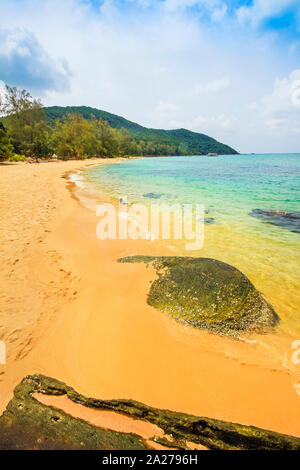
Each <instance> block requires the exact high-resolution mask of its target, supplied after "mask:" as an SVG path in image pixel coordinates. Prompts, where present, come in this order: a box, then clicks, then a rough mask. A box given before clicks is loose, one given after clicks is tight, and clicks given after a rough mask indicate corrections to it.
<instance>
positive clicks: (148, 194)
mask: <svg viewBox="0 0 300 470" xmlns="http://www.w3.org/2000/svg"><path fill="white" fill-rule="evenodd" d="M161 196H162V195H161V194H156V193H146V194H143V197H148V198H150V199H160V198H161Z"/></svg>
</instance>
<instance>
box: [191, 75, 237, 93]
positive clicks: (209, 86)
mask: <svg viewBox="0 0 300 470" xmlns="http://www.w3.org/2000/svg"><path fill="white" fill-rule="evenodd" d="M228 88H230V80H229V78H227V77H224V78H218V79H215V80H211V81H210V82H207V83H199V84H198V85H195V92H196V94H198V95H199V94H201V93H220V92H222V91H225V90H228Z"/></svg>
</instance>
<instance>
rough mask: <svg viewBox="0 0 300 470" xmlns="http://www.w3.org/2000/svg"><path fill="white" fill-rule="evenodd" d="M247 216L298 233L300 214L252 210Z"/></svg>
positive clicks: (271, 210)
mask: <svg viewBox="0 0 300 470" xmlns="http://www.w3.org/2000/svg"><path fill="white" fill-rule="evenodd" d="M249 215H251V217H256V218H257V219H260V220H262V221H263V222H267V223H269V224H272V225H277V226H278V227H283V228H286V229H288V230H290V231H291V232H295V233H300V212H285V211H279V210H275V209H269V210H265V209H253V211H252V212H250V214H249Z"/></svg>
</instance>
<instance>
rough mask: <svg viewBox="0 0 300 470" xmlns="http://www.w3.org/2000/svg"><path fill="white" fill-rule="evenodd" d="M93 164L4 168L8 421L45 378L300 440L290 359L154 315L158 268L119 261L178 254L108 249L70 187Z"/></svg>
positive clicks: (1, 335) (2, 268)
mask: <svg viewBox="0 0 300 470" xmlns="http://www.w3.org/2000/svg"><path fill="white" fill-rule="evenodd" d="M106 162H107V161H105V163H106ZM88 163H89V164H92V163H101V161H99V160H97V162H94V161H89V162H88ZM85 165H86V162H84V161H81V162H74V161H68V162H58V163H48V164H32V165H28V164H15V165H13V164H9V165H0V200H1V206H0V216H1V233H0V257H1V264H0V272H1V282H0V285H1V296H0V312H1V318H0V339H1V340H4V341H5V342H6V345H7V364H6V366H0V372H1V375H0V387H1V392H0V400H1V401H0V405H1V411H2V410H3V409H4V408H5V406H6V404H7V402H8V400H9V399H10V397H11V396H12V392H13V388H14V387H15V385H16V384H17V383H18V382H19V381H20V380H21V379H22V378H23V377H24V376H25V375H27V374H33V373H43V374H45V375H48V376H52V377H55V378H57V379H58V380H62V381H64V382H66V383H67V384H68V385H70V386H72V387H74V388H75V389H76V390H77V391H78V392H80V393H83V394H84V395H87V396H93V397H97V398H104V399H105V398H132V399H135V400H139V401H142V402H144V403H146V404H149V405H151V406H155V407H159V408H169V409H172V410H176V411H182V412H188V413H192V414H196V415H202V416H208V417H211V418H218V419H225V420H228V421H233V422H239V423H243V424H252V425H256V426H259V427H262V428H265V429H270V430H274V431H279V432H283V433H287V434H292V435H295V436H300V419H299V417H300V397H299V395H297V393H296V390H295V388H294V386H293V382H292V379H291V376H290V373H289V371H288V370H287V369H285V368H284V367H283V364H282V361H281V360H279V358H272V357H270V355H269V354H267V352H266V350H265V348H264V347H262V346H261V345H260V344H259V343H253V342H249V343H248V342H242V341H237V340H233V339H230V338H223V337H219V336H217V335H213V334H209V333H207V332H204V331H200V330H195V329H193V328H190V327H185V326H183V325H181V324H178V323H176V322H175V321H173V320H171V319H170V318H168V317H167V316H165V315H163V314H161V313H159V312H157V311H155V310H154V309H153V308H151V307H150V306H148V305H147V303H146V295H147V291H148V288H149V283H150V281H151V280H153V278H154V277H155V273H154V271H153V270H152V268H146V266H144V265H142V264H137V265H135V264H119V263H117V262H116V260H117V259H118V258H119V257H122V256H128V255H131V254H135V255H136V254H144V255H147V254H149V255H150V254H151V255H162V254H171V253H168V251H167V249H166V248H165V247H162V246H161V245H159V244H158V243H157V242H155V243H154V242H149V241H132V240H127V241H114V240H107V241H104V242H103V241H100V240H98V239H97V237H96V224H97V221H98V220H97V218H96V216H95V215H94V214H93V212H91V211H89V210H87V209H86V208H85V207H84V206H83V205H82V204H81V203H80V201H78V199H77V197H76V192H74V191H73V190H74V188H73V187H72V185H71V184H70V183H68V182H67V180H66V179H65V178H63V176H64V175H65V174H66V172H68V171H71V170H78V169H82V168H83V167H84V166H85ZM70 189H71V191H70ZM72 195H73V197H71V196H72ZM103 200H105V196H103ZM273 339H274V341H277V340H278V339H277V337H276V335H274V338H273V337H272V335H269V341H270V343H271V342H272V340H273ZM124 425H125V426H126V423H124V422H123V424H122V426H124ZM122 429H123V428H122Z"/></svg>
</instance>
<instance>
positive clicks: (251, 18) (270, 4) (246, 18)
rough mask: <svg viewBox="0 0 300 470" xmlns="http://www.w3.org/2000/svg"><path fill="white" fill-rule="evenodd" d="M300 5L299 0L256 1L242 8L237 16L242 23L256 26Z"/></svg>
mask: <svg viewBox="0 0 300 470" xmlns="http://www.w3.org/2000/svg"><path fill="white" fill-rule="evenodd" d="M297 4H299V1H298V0H254V1H253V3H251V5H249V6H241V7H240V8H238V9H237V10H236V15H237V18H238V20H239V21H240V22H241V23H245V22H246V23H247V22H249V23H251V24H252V25H254V26H256V25H257V24H258V23H259V22H260V21H262V20H263V19H265V18H268V17H271V16H275V15H278V14H279V13H281V12H282V11H283V10H285V9H286V8H288V7H290V6H293V5H297Z"/></svg>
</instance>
